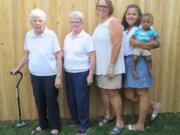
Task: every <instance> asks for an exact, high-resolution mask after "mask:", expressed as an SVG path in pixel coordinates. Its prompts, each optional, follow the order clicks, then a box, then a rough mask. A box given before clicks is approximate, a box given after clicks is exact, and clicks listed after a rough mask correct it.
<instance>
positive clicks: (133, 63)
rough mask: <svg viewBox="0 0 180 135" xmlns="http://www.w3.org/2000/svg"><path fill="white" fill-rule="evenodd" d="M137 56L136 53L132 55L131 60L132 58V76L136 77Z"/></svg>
mask: <svg viewBox="0 0 180 135" xmlns="http://www.w3.org/2000/svg"><path fill="white" fill-rule="evenodd" d="M138 57H139V56H137V55H133V60H132V75H133V77H134V78H139V77H138V74H137V72H136V65H137V62H138Z"/></svg>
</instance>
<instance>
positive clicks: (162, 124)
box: [0, 113, 180, 135]
mask: <svg viewBox="0 0 180 135" xmlns="http://www.w3.org/2000/svg"><path fill="white" fill-rule="evenodd" d="M136 120H137V116H136V115H133V116H130V115H127V116H125V117H124V121H125V123H134V122H135V121H136ZM15 123H16V121H0V135H30V132H31V129H32V128H33V127H35V126H37V125H38V122H37V121H26V123H27V125H26V126H24V127H21V128H17V127H16V126H15ZM62 126H63V127H62V128H63V129H62V131H61V133H60V135H75V134H76V131H77V129H78V127H77V126H76V127H69V126H68V125H67V120H62ZM113 126H114V123H110V124H108V125H106V126H104V127H101V128H99V127H98V126H97V119H96V120H91V124H90V130H89V131H88V133H87V135H109V132H110V130H111V129H112V128H113ZM48 134H49V130H45V131H42V132H40V133H38V134H37V135H48ZM121 135H180V113H171V114H160V115H159V116H158V118H157V119H155V120H154V121H153V122H150V121H149V120H147V122H146V128H145V131H144V132H142V131H136V132H135V131H128V130H127V129H125V130H124V131H123V133H122V134H121Z"/></svg>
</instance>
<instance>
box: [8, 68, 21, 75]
mask: <svg viewBox="0 0 180 135" xmlns="http://www.w3.org/2000/svg"><path fill="white" fill-rule="evenodd" d="M18 71H19V69H16V68H15V69H13V70H12V71H11V72H10V74H11V75H13V76H14V75H15V74H16V73H17V72H18Z"/></svg>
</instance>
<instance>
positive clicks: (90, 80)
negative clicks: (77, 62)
mask: <svg viewBox="0 0 180 135" xmlns="http://www.w3.org/2000/svg"><path fill="white" fill-rule="evenodd" d="M92 83H93V75H88V77H87V85H88V86H90V85H91V84H92Z"/></svg>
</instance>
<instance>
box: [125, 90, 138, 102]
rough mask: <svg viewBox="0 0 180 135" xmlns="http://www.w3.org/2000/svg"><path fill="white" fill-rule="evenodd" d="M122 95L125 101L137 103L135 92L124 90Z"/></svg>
mask: <svg viewBox="0 0 180 135" xmlns="http://www.w3.org/2000/svg"><path fill="white" fill-rule="evenodd" d="M124 93H125V96H126V98H127V99H129V100H131V101H133V102H138V101H139V98H138V96H137V95H136V92H135V90H134V89H128V88H127V89H125V90H124Z"/></svg>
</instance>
